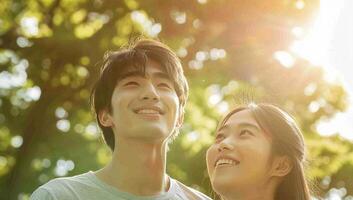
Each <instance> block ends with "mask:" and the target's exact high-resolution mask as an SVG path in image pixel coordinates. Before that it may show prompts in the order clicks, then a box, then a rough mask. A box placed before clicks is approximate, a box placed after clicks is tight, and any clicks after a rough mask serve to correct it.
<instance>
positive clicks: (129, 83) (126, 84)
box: [124, 81, 139, 86]
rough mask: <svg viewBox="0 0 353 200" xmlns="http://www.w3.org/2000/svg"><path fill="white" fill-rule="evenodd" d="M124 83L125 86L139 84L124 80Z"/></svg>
mask: <svg viewBox="0 0 353 200" xmlns="http://www.w3.org/2000/svg"><path fill="white" fill-rule="evenodd" d="M124 85H125V86H130V85H133V86H134V85H135V86H138V85H139V84H138V83H137V82H136V81H129V82H126V83H125V84H124Z"/></svg>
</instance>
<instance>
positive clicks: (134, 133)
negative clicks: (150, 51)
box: [104, 60, 182, 142]
mask: <svg viewBox="0 0 353 200" xmlns="http://www.w3.org/2000/svg"><path fill="white" fill-rule="evenodd" d="M111 105H112V111H111V112H110V113H107V115H108V118H109V120H110V122H111V125H110V126H111V127H112V129H113V131H114V134H115V137H116V139H117V140H119V138H129V139H137V140H139V139H141V140H144V141H146V142H156V141H164V140H165V139H167V138H168V137H169V136H170V135H171V134H172V133H173V132H174V130H175V128H176V126H177V125H180V123H181V121H182V120H181V115H180V102H179V98H178V96H177V94H176V91H175V89H174V84H173V82H172V81H171V80H170V79H169V78H168V75H167V73H166V72H165V71H164V70H163V68H162V67H161V65H160V64H159V63H157V62H155V61H153V60H149V61H148V62H147V64H146V69H145V74H141V73H140V72H138V71H131V72H128V73H127V74H126V76H124V78H122V79H121V80H120V81H119V82H118V84H117V85H116V87H115V89H114V91H113V95H112V99H111ZM104 112H106V111H104Z"/></svg>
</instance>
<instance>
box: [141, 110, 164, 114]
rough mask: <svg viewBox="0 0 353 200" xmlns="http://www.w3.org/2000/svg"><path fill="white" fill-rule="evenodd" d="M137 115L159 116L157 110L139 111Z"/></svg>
mask: <svg viewBox="0 0 353 200" xmlns="http://www.w3.org/2000/svg"><path fill="white" fill-rule="evenodd" d="M137 113H138V114H159V112H158V111H157V110H152V109H141V110H139V111H137Z"/></svg>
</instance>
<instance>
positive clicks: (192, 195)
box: [173, 179, 211, 200]
mask: <svg viewBox="0 0 353 200" xmlns="http://www.w3.org/2000/svg"><path fill="white" fill-rule="evenodd" d="M173 181H174V182H175V184H176V185H177V187H178V188H179V189H180V190H181V192H183V193H184V194H185V196H186V197H187V199H193V200H211V198H210V197H208V196H207V195H205V194H203V193H202V192H200V191H197V190H195V189H194V188H191V187H188V186H186V185H184V184H183V183H181V182H180V181H178V180H175V179H173Z"/></svg>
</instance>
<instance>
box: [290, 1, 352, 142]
mask: <svg viewBox="0 0 353 200" xmlns="http://www.w3.org/2000/svg"><path fill="white" fill-rule="evenodd" d="M352 10H353V1H352V0H335V1H333V0H321V1H320V13H319V15H318V17H317V19H316V21H315V23H314V25H313V27H312V30H309V34H308V36H307V37H306V38H304V39H303V40H300V41H296V42H294V44H293V46H292V50H293V51H294V52H296V53H298V54H300V56H302V57H304V58H306V59H308V60H309V61H311V62H312V63H315V64H319V65H320V66H322V67H323V68H324V69H325V70H326V72H328V73H327V75H328V76H327V78H328V80H334V79H332V78H334V77H335V76H336V77H337V76H338V78H339V80H340V81H341V82H342V83H343V85H344V87H345V89H346V91H347V92H348V95H349V102H350V105H349V108H348V110H347V111H346V112H344V113H338V114H336V116H335V117H334V118H333V119H330V120H329V121H322V122H320V123H319V124H318V125H317V130H318V131H319V133H320V134H322V135H332V134H335V133H339V134H340V135H341V136H343V137H345V138H347V139H350V140H352V141H353V12H352ZM300 30H301V29H297V32H300ZM293 32H294V33H295V32H296V31H295V30H293ZM332 75H334V76H333V77H332Z"/></svg>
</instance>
